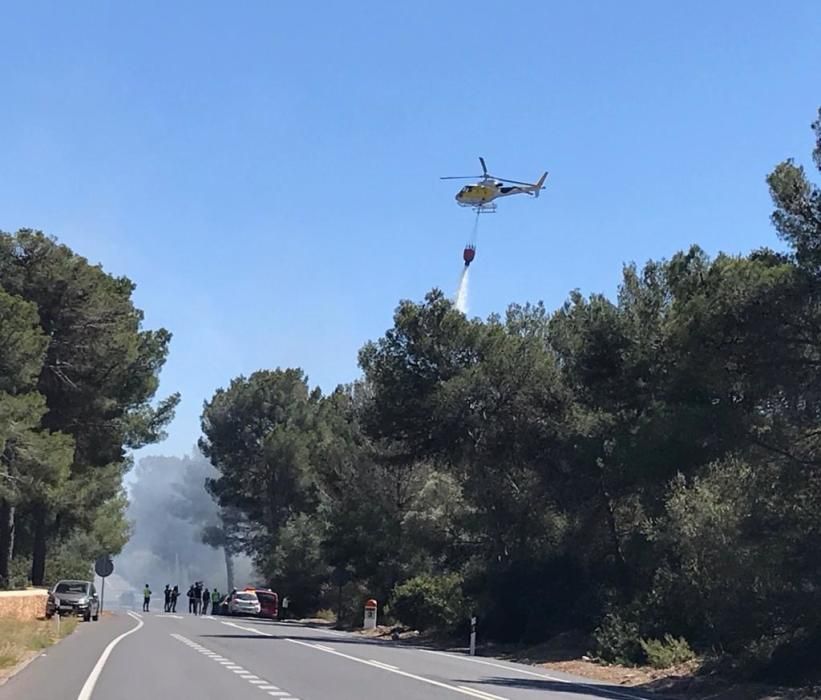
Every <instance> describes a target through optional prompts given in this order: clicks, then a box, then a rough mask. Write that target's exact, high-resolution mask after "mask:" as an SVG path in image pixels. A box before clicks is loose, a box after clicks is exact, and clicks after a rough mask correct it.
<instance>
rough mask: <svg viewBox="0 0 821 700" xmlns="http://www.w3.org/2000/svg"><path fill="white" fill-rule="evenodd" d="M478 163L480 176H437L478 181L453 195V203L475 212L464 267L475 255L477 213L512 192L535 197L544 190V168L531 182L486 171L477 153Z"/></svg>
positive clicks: (488, 211)
mask: <svg viewBox="0 0 821 700" xmlns="http://www.w3.org/2000/svg"><path fill="white" fill-rule="evenodd" d="M479 163H481V165H482V174H481V175H448V176H446V177H442V178H440V179H441V180H478V182H474V183H472V184H470V185H465V186H464V187H462V189H460V190H459V191H458V192H457V193H456V197H455V199H456V203H457V204H458V205H459V206H460V207H468V208H471V209H474V210H475V211H476V220H475V221H474V223H473V234H472V235H471V239H470V241H469V242H468V244H467V245H466V246H465V250H464V252H463V253H462V259H463V260H464V261H465V267H467V266H468V265H470V264H471V263H472V262H473V259H474V258H475V257H476V233H477V229H478V226H479V215H480V214H492V213H493V212H495V211H496V202H495V201H494V200H496V199H499V198H500V197H510V196H511V195H514V194H527V195H530V196H532V197H538V196H539V192H541V191H542V190H543V189H544V182H545V180H546V179H547V172H546V171H545V172H544V173H543V174H542V176H541V177H540V178H539V179H538V180H537V181H536V182H534V183H530V182H522V181H520V180H508V179H506V178H501V177H497V176H495V175H491V174H490V173H488V171H487V166H486V165H485V159H484V158H482V157H481V156H479Z"/></svg>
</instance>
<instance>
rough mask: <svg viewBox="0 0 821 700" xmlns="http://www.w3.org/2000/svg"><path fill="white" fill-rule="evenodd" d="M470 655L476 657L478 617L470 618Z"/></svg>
mask: <svg viewBox="0 0 821 700" xmlns="http://www.w3.org/2000/svg"><path fill="white" fill-rule="evenodd" d="M470 655H471V656H476V616H475V615H474V616H472V617H471V618H470Z"/></svg>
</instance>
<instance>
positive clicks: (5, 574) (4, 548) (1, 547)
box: [0, 500, 14, 586]
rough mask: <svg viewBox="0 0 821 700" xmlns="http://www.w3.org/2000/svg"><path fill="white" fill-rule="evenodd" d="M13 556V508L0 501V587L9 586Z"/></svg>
mask: <svg viewBox="0 0 821 700" xmlns="http://www.w3.org/2000/svg"><path fill="white" fill-rule="evenodd" d="M13 554H14V506H13V505H12V504H11V503H9V502H8V501H4V500H0V585H2V586H8V584H9V573H10V572H9V564H10V563H11V557H12V555H13Z"/></svg>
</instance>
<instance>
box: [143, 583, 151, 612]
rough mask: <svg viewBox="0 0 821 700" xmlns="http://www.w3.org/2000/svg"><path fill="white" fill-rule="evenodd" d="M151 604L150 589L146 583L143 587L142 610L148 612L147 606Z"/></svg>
mask: <svg viewBox="0 0 821 700" xmlns="http://www.w3.org/2000/svg"><path fill="white" fill-rule="evenodd" d="M150 604H151V589H150V588H149V587H148V584H147V583H146V584H145V588H143V612H148V606H149V605H150Z"/></svg>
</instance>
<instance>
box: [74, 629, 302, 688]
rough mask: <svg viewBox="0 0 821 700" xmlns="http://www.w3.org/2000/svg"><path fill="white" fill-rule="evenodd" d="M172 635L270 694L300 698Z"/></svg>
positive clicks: (198, 646)
mask: <svg viewBox="0 0 821 700" xmlns="http://www.w3.org/2000/svg"><path fill="white" fill-rule="evenodd" d="M226 624H227V623H226ZM171 636H172V637H173V638H174V639H176V640H177V641H178V642H182V643H183V644H185V645H186V646H188V647H191V649H194V650H195V651H198V652H199V653H200V654H202V655H203V656H204V657H206V658H208V659H211V660H212V661H216V662H217V663H218V664H220V666H222V667H223V668H226V669H228V670H229V671H233V672H234V673H235V674H236V675H237V678H242V680H244V681H248V683H250V684H251V687H253V688H259V689H260V690H263V691H266V692H267V693H268V694H269V695H272V696H275V697H278V698H280V699H281V700H299V698H295V697H294V696H293V695H291V694H290V693H289V692H287V691H285V690H280V689H279V688H278V687H277V686H275V685H271V683H270V682H268V681H267V680H265V679H264V678H260V677H259V676H255V675H254V674H253V673H251V672H249V671H247V670H246V669H244V668H243V667H242V666H240V665H239V664H235V663H234V662H233V661H231V660H230V659H226V658H225V657H224V656H219V655H218V654H215V653H214V652H213V651H211V650H210V649H208V648H206V647H204V646H202V644H197V643H196V642H192V641H191V640H190V639H188V638H186V637H183V636H182V635H181V634H172V635H171ZM80 700H88V698H80Z"/></svg>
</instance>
